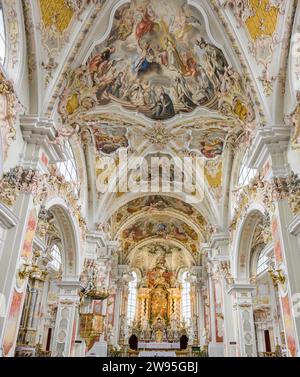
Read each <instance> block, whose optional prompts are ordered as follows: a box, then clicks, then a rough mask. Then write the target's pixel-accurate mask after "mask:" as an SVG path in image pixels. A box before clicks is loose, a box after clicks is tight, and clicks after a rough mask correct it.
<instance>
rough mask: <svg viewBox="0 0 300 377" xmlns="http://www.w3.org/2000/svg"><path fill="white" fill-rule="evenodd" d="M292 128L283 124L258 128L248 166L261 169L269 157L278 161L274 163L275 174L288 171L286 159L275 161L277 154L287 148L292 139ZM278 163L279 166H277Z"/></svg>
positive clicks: (250, 151)
mask: <svg viewBox="0 0 300 377" xmlns="http://www.w3.org/2000/svg"><path fill="white" fill-rule="evenodd" d="M290 134H291V131H290V128H289V127H287V126H285V125H283V126H266V127H261V128H259V129H258V130H257V132H256V134H255V137H254V139H253V143H252V146H251V148H250V150H249V157H248V164H247V165H248V166H249V167H252V168H256V169H259V170H261V169H262V168H263V166H264V165H265V163H266V162H267V159H268V158H269V157H271V158H273V159H274V162H276V163H275V164H274V165H272V168H273V170H274V173H275V174H273V175H281V174H284V172H286V169H287V167H286V166H285V162H284V161H277V160H276V161H275V158H274V157H275V156H276V155H278V154H281V155H282V152H285V151H286V150H287V147H288V144H289V140H290ZM276 165H278V166H276Z"/></svg>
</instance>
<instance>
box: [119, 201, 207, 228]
mask: <svg viewBox="0 0 300 377" xmlns="http://www.w3.org/2000/svg"><path fill="white" fill-rule="evenodd" d="M166 210H175V211H178V212H180V213H183V214H184V215H186V216H188V218H189V219H190V220H191V221H193V222H194V223H195V224H196V225H197V226H198V227H199V229H201V230H202V232H203V233H204V231H205V227H206V225H207V223H206V220H205V219H204V217H203V216H202V215H201V214H200V213H199V212H198V211H197V210H196V209H195V208H194V207H193V206H191V205H190V204H188V203H185V202H183V201H182V200H180V199H177V198H174V197H171V196H162V195H149V196H143V197H141V198H137V199H135V200H132V201H130V202H129V203H127V204H125V205H124V206H122V207H120V208H119V210H118V211H117V212H116V213H115V214H114V215H113V217H112V228H113V230H114V232H115V233H116V232H117V231H118V229H120V227H121V226H122V225H123V224H124V223H125V222H126V221H128V219H129V218H130V217H131V216H132V215H136V214H138V213H141V212H146V213H149V214H151V212H153V211H161V212H163V211H166Z"/></svg>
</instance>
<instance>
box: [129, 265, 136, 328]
mask: <svg viewBox="0 0 300 377" xmlns="http://www.w3.org/2000/svg"><path fill="white" fill-rule="evenodd" d="M132 276H133V280H132V281H131V282H129V284H128V288H129V293H128V304H127V320H128V322H129V323H132V322H133V320H134V316H135V310H136V294H137V274H136V273H135V272H133V273H132Z"/></svg>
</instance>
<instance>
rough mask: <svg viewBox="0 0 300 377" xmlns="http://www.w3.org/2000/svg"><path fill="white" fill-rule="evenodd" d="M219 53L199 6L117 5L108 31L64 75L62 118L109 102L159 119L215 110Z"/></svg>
mask: <svg viewBox="0 0 300 377" xmlns="http://www.w3.org/2000/svg"><path fill="white" fill-rule="evenodd" d="M227 68H228V62H227V61H226V58H225V56H224V53H223V52H222V51H221V50H220V49H219V48H218V47H217V46H215V45H214V44H213V43H212V41H211V40H210V38H209V36H208V33H207V31H206V28H205V22H204V19H203V17H202V15H201V13H200V12H199V11H197V10H196V9H195V8H193V7H191V6H190V5H188V4H187V3H186V1H183V0H176V1H172V2H170V1H159V0H152V1H141V0H135V1H132V2H131V3H130V4H126V5H124V6H123V7H121V8H120V9H118V10H117V11H116V13H115V15H114V21H113V26H112V30H111V33H110V35H109V37H108V38H107V39H106V41H105V42H103V43H101V44H99V45H97V46H96V47H95V48H94V50H93V51H92V53H91V56H90V57H89V58H88V60H87V62H86V63H85V64H84V65H82V66H80V67H78V68H76V69H75V70H73V71H71V72H69V73H68V74H67V83H66V87H65V90H64V92H63V95H62V98H61V102H60V106H59V110H60V113H61V115H62V117H63V118H68V117H70V116H72V115H74V114H76V113H78V112H81V111H85V110H90V109H92V108H94V107H95V106H97V105H106V104H109V103H116V104H118V105H121V106H122V107H123V108H125V109H129V110H132V111H139V112H140V113H142V114H144V115H146V116H147V117H149V118H151V119H160V120H166V119H170V118H172V117H174V116H175V115H176V114H180V113H189V112H192V111H193V110H194V109H196V108H197V107H199V106H205V107H209V108H216V106H217V98H218V91H219V89H220V86H221V82H222V77H223V76H224V74H225V72H226V70H227Z"/></svg>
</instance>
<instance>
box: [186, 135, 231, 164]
mask: <svg viewBox="0 0 300 377" xmlns="http://www.w3.org/2000/svg"><path fill="white" fill-rule="evenodd" d="M225 138H226V133H225V132H223V131H221V130H218V129H209V130H206V131H198V130H195V131H192V137H191V142H190V144H189V148H190V149H191V150H195V151H200V152H201V155H202V156H203V157H205V158H208V159H211V158H215V157H218V156H220V155H222V153H223V147H224V142H225Z"/></svg>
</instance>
